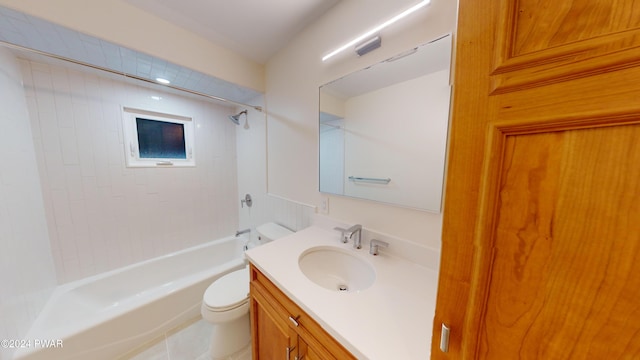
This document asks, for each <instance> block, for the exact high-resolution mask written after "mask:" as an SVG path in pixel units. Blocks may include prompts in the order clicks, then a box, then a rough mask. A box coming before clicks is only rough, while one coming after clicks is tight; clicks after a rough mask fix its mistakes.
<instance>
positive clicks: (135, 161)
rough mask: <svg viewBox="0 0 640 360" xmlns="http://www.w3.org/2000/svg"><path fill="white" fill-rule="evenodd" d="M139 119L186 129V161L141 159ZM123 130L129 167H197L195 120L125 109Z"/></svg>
mask: <svg viewBox="0 0 640 360" xmlns="http://www.w3.org/2000/svg"><path fill="white" fill-rule="evenodd" d="M137 118H143V119H147V120H156V121H162V122H168V123H174V124H182V125H183V127H184V143H185V154H186V159H167V158H141V157H140V145H139V144H138V128H137V126H136V119H137ZM122 130H123V135H124V151H125V159H126V165H127V167H185V166H195V165H196V157H195V148H194V133H193V119H192V118H190V117H187V116H180V115H172V114H165V113H159V112H155V111H149V110H141V109H134V108H130V107H123V108H122Z"/></svg>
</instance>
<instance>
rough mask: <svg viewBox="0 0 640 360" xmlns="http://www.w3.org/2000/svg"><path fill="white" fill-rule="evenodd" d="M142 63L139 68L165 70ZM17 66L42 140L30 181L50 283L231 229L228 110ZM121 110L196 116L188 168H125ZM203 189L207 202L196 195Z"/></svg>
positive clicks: (232, 164) (232, 161)
mask: <svg viewBox="0 0 640 360" xmlns="http://www.w3.org/2000/svg"><path fill="white" fill-rule="evenodd" d="M147 60H148V59H144V58H143V59H140V62H139V64H140V65H141V66H152V65H153V66H166V64H165V65H162V64H151V63H150V62H149V61H147ZM22 65H23V73H28V74H33V75H32V76H31V77H29V78H26V79H25V85H26V87H27V88H28V89H32V91H31V93H32V94H33V101H30V102H29V104H30V106H31V107H32V108H34V109H33V110H32V111H31V112H32V113H35V114H37V116H38V126H39V130H40V131H39V133H38V135H39V138H40V141H39V142H41V144H42V145H41V146H36V147H35V149H36V151H37V152H38V158H40V160H41V161H40V162H41V164H40V167H41V168H42V169H44V170H45V171H43V172H42V173H41V176H40V178H41V184H42V186H43V192H44V193H45V194H46V195H45V196H44V199H45V207H46V208H48V209H50V210H51V211H49V212H48V215H49V216H50V219H49V224H50V232H52V233H54V235H53V236H52V238H53V239H55V240H52V245H53V246H54V249H53V253H54V254H56V255H55V256H54V260H55V261H56V262H57V264H56V268H57V269H62V273H59V274H58V279H59V281H60V282H66V281H71V280H74V279H78V278H81V277H85V276H89V275H93V274H95V273H97V272H101V271H106V270H109V269H113V268H116V267H121V266H124V265H128V264H130V263H133V262H138V261H142V260H145V259H147V258H150V257H153V256H158V255H162V254H165V253H167V252H170V251H175V250H177V249H182V248H184V247H187V246H191V245H194V244H198V243H202V242H204V241H209V240H214V239H216V238H221V237H224V236H228V235H231V234H232V233H233V231H234V230H235V229H236V228H237V223H238V214H237V211H236V209H237V207H238V204H237V200H236V195H235V194H236V193H237V174H236V148H235V126H234V125H232V124H231V123H229V122H228V120H227V119H226V117H227V115H228V114H229V113H230V110H229V108H227V107H224V106H219V105H216V104H212V103H205V102H204V101H201V100H194V99H192V98H186V97H180V96H176V95H175V94H170V93H163V94H162V95H161V96H162V98H163V100H162V101H159V102H158V101H154V100H151V98H150V97H151V95H154V94H157V93H158V90H157V89H149V88H146V87H141V86H138V85H133V84H131V82H130V81H124V82H123V81H120V80H118V79H114V78H113V77H110V78H105V77H100V76H98V75H95V74H90V73H84V72H79V71H77V70H72V69H68V68H62V67H57V66H52V65H44V64H39V63H35V62H23V63H22ZM150 69H151V68H150ZM122 106H129V107H136V108H144V109H148V110H151V111H163V112H167V113H172V114H179V115H183V116H192V117H194V119H197V122H198V124H200V125H201V126H200V128H199V129H198V131H197V132H196V146H197V147H198V148H197V151H196V156H197V158H196V161H197V167H196V168H185V169H179V168H176V169H153V168H146V169H140V168H136V169H133V168H126V167H125V165H124V161H123V157H124V154H125V151H124V145H123V144H122V134H121V131H122V125H121V124H122V118H121V116H122V115H121V108H122ZM34 139H35V137H34ZM203 194H209V197H208V199H207V200H209V201H201V199H202V198H203ZM212 195H214V196H212ZM230 209H231V211H230ZM202 214H207V215H211V216H202ZM215 215H217V216H215ZM60 262H62V263H60Z"/></svg>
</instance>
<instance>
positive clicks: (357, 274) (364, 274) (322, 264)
mask: <svg viewBox="0 0 640 360" xmlns="http://www.w3.org/2000/svg"><path fill="white" fill-rule="evenodd" d="M298 266H299V267H300V270H302V273H303V274H304V275H305V276H306V277H307V278H308V279H309V280H311V281H312V282H314V283H315V284H317V285H320V286H322V287H323V288H325V289H329V290H333V291H340V292H350V291H351V292H354V291H361V290H365V289H367V288H368V287H370V286H371V285H373V282H374V281H375V279H376V273H375V270H374V268H373V266H372V265H371V264H369V263H368V262H366V261H365V260H363V259H361V258H359V257H357V256H355V255H353V254H350V253H349V251H347V250H343V249H340V248H337V247H332V246H317V247H312V248H310V249H308V250H306V251H304V252H303V253H302V254H301V255H300V258H299V259H298Z"/></svg>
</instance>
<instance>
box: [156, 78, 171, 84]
mask: <svg viewBox="0 0 640 360" xmlns="http://www.w3.org/2000/svg"><path fill="white" fill-rule="evenodd" d="M156 81H157V82H159V83H160V84H165V85H168V84H171V81H169V80H167V79H163V78H156Z"/></svg>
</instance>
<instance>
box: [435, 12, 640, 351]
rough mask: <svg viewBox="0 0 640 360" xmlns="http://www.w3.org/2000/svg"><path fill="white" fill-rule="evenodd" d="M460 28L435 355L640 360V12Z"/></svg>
mask: <svg viewBox="0 0 640 360" xmlns="http://www.w3.org/2000/svg"><path fill="white" fill-rule="evenodd" d="M458 21H459V24H458V31H457V33H456V43H457V45H456V61H455V62H456V65H455V71H454V98H453V112H452V124H451V127H450V142H449V158H448V172H447V184H446V195H445V205H444V225H443V244H442V245H443V246H442V261H441V269H440V281H439V288H438V299H437V306H436V316H435V321H434V331H433V334H434V337H433V342H432V358H433V359H499V360H506V359H508V360H512V359H545V360H549V359H640V3H639V2H638V1H633V0H620V1H596V0H568V1H557V0H487V1H477V0H460V7H459V19H458ZM443 323H444V324H446V325H448V327H449V328H450V329H451V333H450V342H449V351H448V352H447V353H444V352H441V351H440V346H439V345H440V332H441V330H440V329H441V325H442V324H443Z"/></svg>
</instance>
